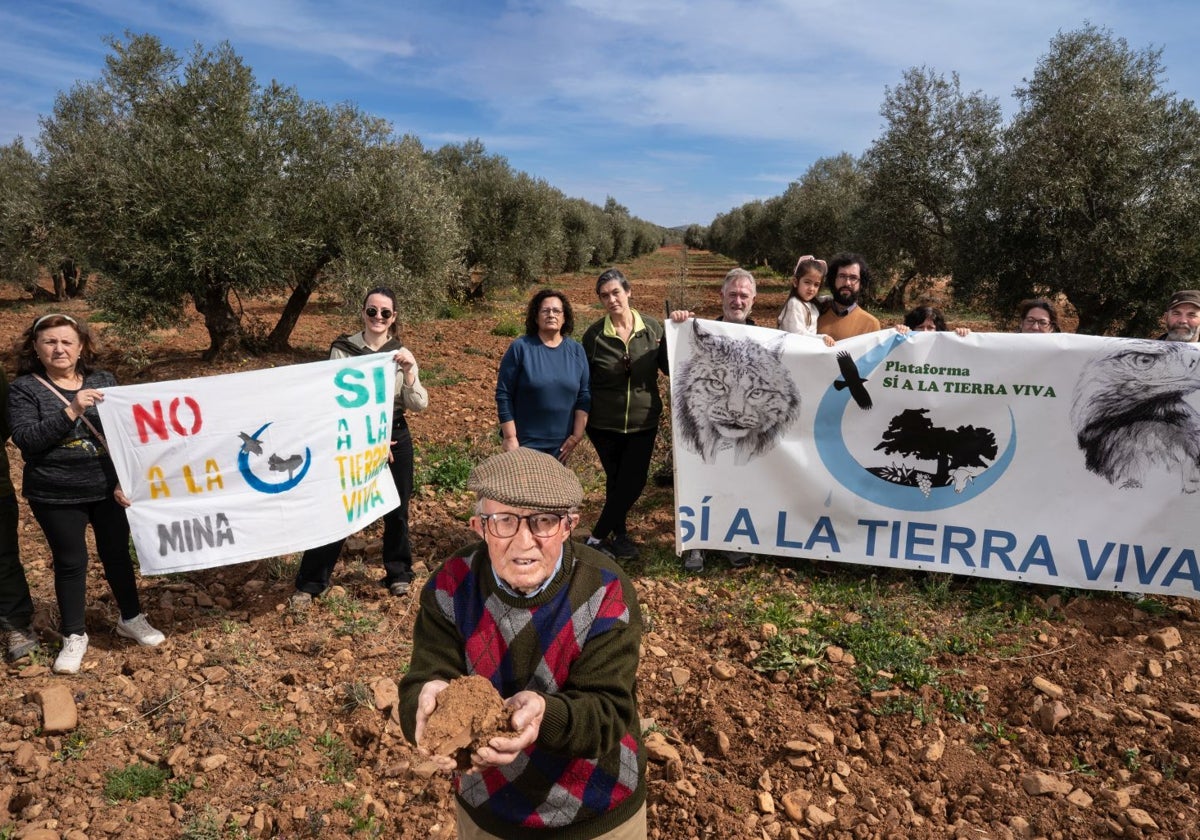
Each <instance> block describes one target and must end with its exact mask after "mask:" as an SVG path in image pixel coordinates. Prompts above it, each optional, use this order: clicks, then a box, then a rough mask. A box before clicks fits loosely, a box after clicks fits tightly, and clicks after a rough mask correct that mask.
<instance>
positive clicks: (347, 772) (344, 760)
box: [317, 729, 356, 784]
mask: <svg viewBox="0 0 1200 840" xmlns="http://www.w3.org/2000/svg"><path fill="white" fill-rule="evenodd" d="M317 751H318V752H320V753H321V754H322V755H324V756H325V767H324V769H323V771H322V773H321V778H322V779H324V780H325V781H327V782H329V783H331V784H336V783H338V782H348V781H351V780H352V779H353V778H354V771H355V769H356V767H355V761H354V754H353V753H351V752H350V749H349V748H348V747H347V746H346V744H345V742H344V741H342V739H340V738H338V736H336V735H334V734H333V733H332V732H330V731H329V730H328V729H326V730H325V731H324V732H322V733H321V734H320V735H319V736H317Z"/></svg>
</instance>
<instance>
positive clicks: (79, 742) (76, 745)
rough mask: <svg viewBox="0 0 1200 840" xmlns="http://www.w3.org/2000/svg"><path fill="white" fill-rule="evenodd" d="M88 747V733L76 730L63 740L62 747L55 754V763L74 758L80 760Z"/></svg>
mask: <svg viewBox="0 0 1200 840" xmlns="http://www.w3.org/2000/svg"><path fill="white" fill-rule="evenodd" d="M87 746H88V736H87V733H86V732H84V731H83V730H82V729H76V730H75V731H74V732H72V733H70V734H69V735H67V737H66V738H65V739H63V744H62V746H61V747H59V749H58V750H57V751H56V752H55V753H54V756H53V758H54V760H55V761H70V760H71V759H73V758H79V757H80V756H81V755H83V753H84V751H85V750H86V749H87Z"/></svg>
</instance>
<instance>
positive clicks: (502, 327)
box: [492, 321, 525, 338]
mask: <svg viewBox="0 0 1200 840" xmlns="http://www.w3.org/2000/svg"><path fill="white" fill-rule="evenodd" d="M523 332H525V330H524V329H523V328H522V327H521V325H520V324H518V323H516V322H515V321H501V322H500V323H498V324H496V326H494V327H492V335H498V336H501V337H503V338H516V337H517V336H519V335H520V334H521V333H523Z"/></svg>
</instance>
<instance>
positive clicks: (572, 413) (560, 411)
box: [496, 289, 592, 464]
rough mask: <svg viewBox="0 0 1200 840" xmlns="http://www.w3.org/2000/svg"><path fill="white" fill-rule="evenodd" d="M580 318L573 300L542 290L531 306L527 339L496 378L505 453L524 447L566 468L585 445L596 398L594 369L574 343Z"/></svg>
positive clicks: (512, 352)
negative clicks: (590, 385) (590, 380)
mask: <svg viewBox="0 0 1200 840" xmlns="http://www.w3.org/2000/svg"><path fill="white" fill-rule="evenodd" d="M574 330H575V314H574V313H573V312H572V311H571V304H570V303H569V302H568V301H567V296H566V295H564V294H563V293H562V292H559V291H556V290H554V289H542V290H541V291H540V292H538V293H537V294H535V295H534V296H533V297H532V298H530V300H529V306H527V307H526V311H525V335H523V336H521V337H520V338H517V339H516V340H515V341H513V343H512V344H510V345H509V346H508V350H506V351H505V353H504V358H503V359H501V360H500V371H499V374H498V375H497V377H496V411H497V414H499V416H500V434H501V437H502V439H503V446H504V451H505V452H508V451H509V450H510V449H516V448H517V447H519V446H524V447H525V448H527V449H536V450H538V451H539V452H545V453H546V454H547V455H553V456H554V457H555V458H557V459H558V460H560V461H562V462H563V463H564V464H565V463H566V462H567V459H568V458H570V457H571V453H572V452H574V451H575V447H576V446H578V445H579V443H580V442H581V441H582V440H583V430H584V426H585V425H586V424H587V418H588V410H589V409H590V408H591V406H592V393H591V391H590V390H589V389H588V363H587V357H586V356H585V355H584V354H583V347H581V346H580V344H579V342H578V341H576V340H575V339H573V338H570V335H571V333H572V332H573V331H574Z"/></svg>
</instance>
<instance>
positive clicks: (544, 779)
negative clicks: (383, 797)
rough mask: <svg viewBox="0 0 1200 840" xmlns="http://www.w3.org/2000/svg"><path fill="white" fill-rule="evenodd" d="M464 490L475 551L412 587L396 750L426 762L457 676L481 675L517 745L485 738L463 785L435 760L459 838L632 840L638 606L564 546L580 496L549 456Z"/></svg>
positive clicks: (640, 755) (636, 828)
mask: <svg viewBox="0 0 1200 840" xmlns="http://www.w3.org/2000/svg"><path fill="white" fill-rule="evenodd" d="M468 487H469V489H471V490H472V491H473V492H474V493H475V494H476V497H477V501H476V506H475V515H474V516H472V517H471V522H470V525H471V530H473V531H474V532H475V533H476V534H478V535H479V536H480V537H481V541H479V542H476V543H474V544H472V545H469V546H467V547H465V548H464V549H462V550H461V551H458V552H455V554H454V556H453V557H451V558H450V559H449V560H446V561H445V562H444V563H443V564H442V565H441V566H440V567H439V568H438V569H437V570H436V571H435V572H434V573H433V574H432V575H431V576H430V579H429V580H428V581H427V582H426V584H425V586H424V587H422V590H421V596H420V609H419V612H418V613H417V618H416V623H415V625H414V627H413V652H412V659H411V661H410V664H409V668H408V671H407V672H406V673H405V675H404V678H403V679H402V680H401V683H400V722H401V726H402V728H403V730H404V734H405V737H406V738H408V739H409V740H410V741H412V742H413V743H415V744H416V745H417V747H418V749H420V750H421V751H422V752H425V750H424V749H423V745H422V743H421V738H422V735H423V732H424V728H425V724H426V722H427V721H428V719H429V716H430V714H432V712H433V711H434V709H435V708H436V707H437V697H438V694H439V693H440V692H441V691H442V690H443V689H445V688H446V686H447V685H448V683H449V681H450V680H453V679H455V678H457V677H461V676H466V675H470V674H477V675H480V676H483V677H486V678H487V679H488V680H490V681H491V683H492V685H494V686H495V687H496V689H497V691H499V692H500V696H502V697H504V698H506V700H505V704H506V705H507V706H508V707H509V708H510V710H511V711H512V727H513V729H515V730H516V731H517V734H516V735H515V736H513V737H499V736H497V737H494V738H492V739H491V741H490V742H489V743H488V746H486V747H482V748H480V749H479V750H477V751H476V752H475V753H473V754H472V756H471V764H472V766H471V768H470V769H469V770H467V771H466V772H465V773H458V772H456V771H455V760H454V758H453V757H451V756H433V761H434V763H435V764H437V766H438V767H439V768H440V769H442V770H445V771H449V772H454V788H455V794H456V796H455V804H456V808H457V816H458V836H459V837H460V838H468V840H470V839H471V838H521V840H528V838H536V837H555V838H579V840H595V839H596V838H604V840H634V838H637V840H642V838H645V837H646V805H645V800H646V781H645V776H646V754H645V749H644V747H643V746H642V733H641V726H640V719H639V716H638V704H637V693H636V679H637V666H638V649H639V646H640V644H641V635H642V617H641V610H640V608H639V606H638V602H637V593H636V592H635V591H634V588H633V585H632V583H631V582H630V580H629V578H628V577H626V575H625V573H624V572H623V571H622V570H621V568H620V566H619V565H617V563H616V561H614V560H613V559H611V558H609V557H607V556H606V555H604V554H602V553H600V552H598V551H596V550H594V549H591V548H588V547H587V546H585V545H583V544H581V543H577V542H574V541H573V540H571V532H572V530H573V529H574V527H575V526H576V525H577V524H578V522H579V515H578V513H577V510H578V507H579V505H580V503H581V502H582V501H583V488H582V487H581V486H580V484H579V479H578V478H577V477H576V475H575V473H573V472H572V471H571V470H570V469H568V468H567V467H565V466H563V465H562V464H561V463H559V462H558V460H557V459H555V458H554V457H553V456H550V455H547V454H545V453H542V452H536V451H534V450H532V449H526V448H518V449H513V450H511V451H509V452H503V453H501V454H499V455H493V456H492V457H490V458H488V459H487V460H485V461H483V462H482V463H481V464H479V465H477V466H476V467H475V468H474V469H473V470H472V471H471V475H470V478H469V479H468ZM426 754H427V753H426Z"/></svg>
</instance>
